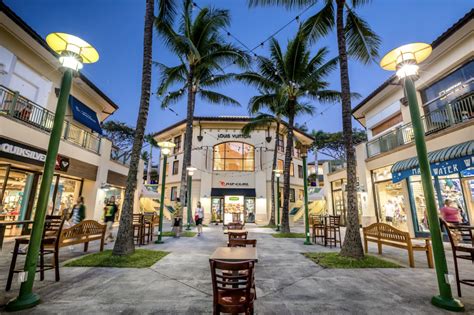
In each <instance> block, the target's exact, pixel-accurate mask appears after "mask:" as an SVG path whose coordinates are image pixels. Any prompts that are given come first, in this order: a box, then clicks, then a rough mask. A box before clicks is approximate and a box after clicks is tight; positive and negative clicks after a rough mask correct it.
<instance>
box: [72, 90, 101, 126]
mask: <svg viewBox="0 0 474 315" xmlns="http://www.w3.org/2000/svg"><path fill="white" fill-rule="evenodd" d="M69 105H70V106H71V110H72V117H73V118H74V120H75V121H78V122H80V123H81V124H83V125H84V126H87V127H89V128H91V129H92V130H94V131H95V132H97V133H99V134H102V128H101V127H100V123H99V119H98V118H97V114H96V112H94V111H93V110H92V109H90V108H89V107H87V106H86V105H85V104H84V103H82V102H81V101H79V100H78V99H77V98H75V97H73V96H69Z"/></svg>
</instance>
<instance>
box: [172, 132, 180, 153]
mask: <svg viewBox="0 0 474 315" xmlns="http://www.w3.org/2000/svg"><path fill="white" fill-rule="evenodd" d="M173 143H174V144H175V145H176V146H175V147H174V148H173V154H176V153H179V152H181V136H177V137H174V139H173Z"/></svg>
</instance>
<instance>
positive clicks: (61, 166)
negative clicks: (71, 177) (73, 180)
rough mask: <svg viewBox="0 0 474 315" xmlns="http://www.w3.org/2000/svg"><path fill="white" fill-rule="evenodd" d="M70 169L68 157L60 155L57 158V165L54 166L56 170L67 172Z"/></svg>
mask: <svg viewBox="0 0 474 315" xmlns="http://www.w3.org/2000/svg"><path fill="white" fill-rule="evenodd" d="M68 168H69V159H68V158H67V157H64V156H60V155H58V156H57V157H56V165H55V166H54V169H55V170H56V171H61V172H67V170H68Z"/></svg>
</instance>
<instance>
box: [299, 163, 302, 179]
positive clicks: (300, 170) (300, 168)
mask: <svg viewBox="0 0 474 315" xmlns="http://www.w3.org/2000/svg"><path fill="white" fill-rule="evenodd" d="M298 177H299V178H303V166H301V165H298Z"/></svg>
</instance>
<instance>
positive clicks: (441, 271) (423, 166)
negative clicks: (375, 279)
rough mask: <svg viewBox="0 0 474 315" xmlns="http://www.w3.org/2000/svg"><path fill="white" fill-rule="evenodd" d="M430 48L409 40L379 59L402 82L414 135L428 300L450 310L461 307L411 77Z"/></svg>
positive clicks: (412, 77)
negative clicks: (429, 264)
mask: <svg viewBox="0 0 474 315" xmlns="http://www.w3.org/2000/svg"><path fill="white" fill-rule="evenodd" d="M431 51H432V48H431V46H430V45H428V44H425V43H412V44H407V45H403V46H401V47H398V48H396V49H394V50H392V51H390V52H389V53H388V54H387V55H385V56H384V57H383V58H382V60H381V61H380V66H381V67H382V68H383V69H385V70H390V71H396V73H397V76H398V78H399V79H400V82H401V83H402V85H403V88H404V91H405V96H406V98H407V100H408V106H409V109H410V116H411V123H412V126H413V133H414V135H415V145H416V152H417V155H418V161H419V165H420V173H421V182H422V185H423V193H424V195H425V202H426V210H427V214H428V223H429V228H430V233H431V241H432V243H433V256H434V260H435V267H436V275H437V280H438V288H439V292H440V294H439V295H437V296H434V297H433V298H432V299H431V303H432V304H433V305H435V306H438V307H440V308H443V309H447V310H450V311H463V310H464V306H463V304H462V303H461V301H459V300H457V299H454V298H453V294H452V292H451V285H450V284H449V281H448V279H449V277H448V265H447V263H446V255H445V252H444V247H443V239H442V237H441V228H440V225H439V219H438V211H437V207H436V201H435V195H434V188H433V181H432V179H431V178H432V177H431V169H430V163H429V160H428V154H427V150H426V142H425V132H424V128H423V124H422V121H421V117H420V110H419V107H418V100H417V96H416V89H415V84H414V80H415V79H416V78H417V75H418V68H419V67H418V64H419V63H421V62H422V61H424V60H425V59H426V58H428V56H429V55H430V54H431Z"/></svg>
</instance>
